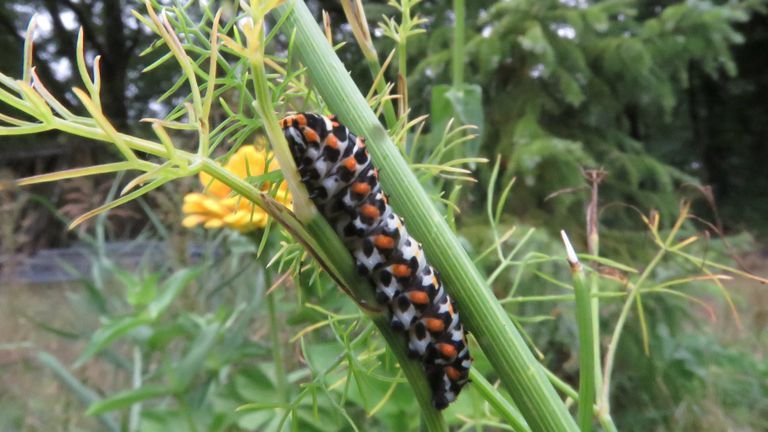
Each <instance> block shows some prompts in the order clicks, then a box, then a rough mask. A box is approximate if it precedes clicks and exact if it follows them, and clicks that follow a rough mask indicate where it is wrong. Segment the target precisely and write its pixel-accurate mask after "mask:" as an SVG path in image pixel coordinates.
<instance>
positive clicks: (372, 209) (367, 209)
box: [360, 204, 381, 219]
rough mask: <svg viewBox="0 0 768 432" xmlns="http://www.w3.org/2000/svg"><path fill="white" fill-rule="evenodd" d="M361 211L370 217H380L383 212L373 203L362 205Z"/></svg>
mask: <svg viewBox="0 0 768 432" xmlns="http://www.w3.org/2000/svg"><path fill="white" fill-rule="evenodd" d="M360 213H361V214H362V215H363V216H365V217H367V218H368V219H378V218H379V217H380V216H381V212H380V211H379V209H377V208H376V206H375V205H372V204H363V205H362V206H360Z"/></svg>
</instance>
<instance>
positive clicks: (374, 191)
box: [280, 113, 472, 409]
mask: <svg viewBox="0 0 768 432" xmlns="http://www.w3.org/2000/svg"><path fill="white" fill-rule="evenodd" d="M280 125H281V127H282V128H283V133H284V134H285V138H286V140H287V141H288V144H289V146H290V149H291V153H292V155H293V158H294V160H295V161H296V165H297V167H298V170H299V174H300V175H301V179H302V182H304V184H305V186H306V187H307V190H308V192H309V196H310V198H311V199H312V201H313V202H314V204H315V205H316V206H317V208H318V210H319V211H320V213H322V215H323V216H324V217H325V218H326V219H327V220H328V222H329V223H330V224H331V226H333V227H334V229H335V231H336V233H337V234H338V235H339V236H340V237H341V239H342V240H343V242H344V244H345V245H346V247H347V249H348V250H349V252H350V253H351V255H352V256H353V258H354V260H355V264H356V266H357V270H358V272H359V273H360V274H361V275H362V276H364V277H365V278H366V279H367V280H368V281H370V282H371V284H372V285H373V286H374V287H375V289H376V292H375V297H376V301H377V302H378V303H380V304H381V305H382V306H386V307H387V308H388V309H389V312H390V317H391V321H390V323H391V326H392V328H393V329H395V330H397V331H399V332H401V333H403V334H404V335H405V336H406V339H407V341H408V353H409V355H410V356H411V357H413V358H417V359H420V360H421V362H422V365H423V366H424V371H425V373H426V377H427V381H428V382H429V385H430V387H431V389H432V404H433V405H434V407H435V408H437V409H444V408H445V407H447V406H448V405H449V404H450V403H451V402H453V401H454V400H455V399H456V397H457V396H458V394H459V392H460V391H461V389H462V387H463V386H464V385H465V384H466V383H467V382H468V380H469V379H468V377H469V368H470V366H471V364H472V357H471V356H470V354H469V349H468V347H467V342H466V337H465V335H464V328H463V325H462V323H461V321H460V320H459V313H458V312H457V310H456V305H455V303H454V301H453V300H452V299H451V298H450V297H449V296H448V294H447V293H446V292H445V289H444V288H443V284H442V282H441V280H440V275H439V273H438V272H437V270H435V269H434V268H433V267H432V266H430V265H429V264H428V263H427V261H426V258H425V256H424V250H423V248H422V246H421V244H420V243H418V242H417V241H416V240H415V239H414V238H413V237H411V236H410V235H409V234H408V231H407V230H406V228H405V225H404V224H403V219H402V218H401V217H400V216H398V215H397V214H395V212H394V211H393V210H392V207H391V206H390V205H389V202H388V198H387V195H386V194H385V193H384V192H383V191H382V190H381V185H380V183H379V178H378V171H377V170H376V168H374V166H373V164H372V162H371V157H370V155H369V154H368V150H367V149H366V147H365V139H364V138H363V137H360V136H355V135H354V134H353V133H352V132H350V131H349V129H347V128H346V127H345V126H343V125H342V124H340V123H339V122H338V121H337V120H336V118H335V116H331V117H325V116H322V115H318V114H312V113H301V114H295V115H290V116H288V117H285V118H284V119H282V120H281V121H280Z"/></svg>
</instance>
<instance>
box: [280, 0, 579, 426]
mask: <svg viewBox="0 0 768 432" xmlns="http://www.w3.org/2000/svg"><path fill="white" fill-rule="evenodd" d="M277 12H278V14H279V15H280V16H281V18H286V21H285V24H284V25H283V27H282V30H283V31H284V32H286V33H287V34H289V35H290V34H294V32H295V42H296V51H297V54H298V56H299V58H300V60H301V61H302V63H303V64H304V65H305V66H306V67H307V73H308V74H309V77H310V78H311V80H312V82H313V83H314V84H315V85H316V87H317V91H318V92H319V93H320V95H321V96H322V97H323V99H324V100H325V102H326V103H327V105H328V107H329V108H330V109H331V110H332V111H333V112H335V113H336V114H337V115H338V116H339V118H340V119H341V120H342V121H343V122H345V123H346V124H347V125H348V126H349V127H351V129H352V130H353V131H355V132H357V133H358V134H360V135H363V136H365V137H366V138H367V142H368V143H369V144H370V145H369V149H370V151H371V153H372V155H373V159H374V161H375V162H376V166H377V168H378V169H379V170H380V173H381V176H380V177H381V181H382V184H383V186H384V189H385V190H387V191H388V193H390V194H391V195H392V197H393V199H392V203H393V205H394V207H395V208H396V209H397V210H398V211H399V212H400V213H401V214H402V215H403V216H404V217H405V219H406V221H407V223H408V227H409V231H411V232H412V233H413V234H414V236H415V237H416V238H418V239H420V240H421V241H423V242H424V245H425V249H426V252H427V254H428V255H429V257H430V259H431V260H432V261H433V262H434V264H435V265H436V267H437V268H438V269H440V271H441V272H442V274H443V275H444V277H445V280H446V282H447V285H448V286H449V287H450V288H451V294H452V295H453V296H454V297H455V298H456V300H457V301H458V303H459V305H460V306H461V308H462V317H463V318H464V320H465V322H466V324H467V328H469V330H471V331H472V332H473V334H474V336H475V338H476V339H477V340H478V342H479V343H480V346H481V347H482V348H483V351H484V352H485V354H486V355H487V356H488V358H489V360H490V361H491V363H492V364H493V365H494V366H495V368H496V372H497V373H498V374H499V377H500V378H501V381H502V383H503V384H504V386H505V387H506V388H507V390H508V391H509V393H510V394H511V395H512V396H513V398H515V402H516V404H517V406H518V408H519V409H520V411H521V412H522V414H523V416H524V417H525V419H526V421H527V422H528V424H529V425H530V426H531V429H533V430H535V431H547V432H556V431H568V430H576V425H575V423H574V421H573V419H572V418H571V416H570V415H569V413H568V410H567V409H566V407H565V405H564V404H563V402H562V401H561V400H560V398H559V397H558V395H557V393H556V392H555V390H554V388H553V387H552V385H551V384H550V383H549V381H548V380H547V379H546V377H545V376H544V374H543V373H542V371H541V368H539V367H538V365H537V362H536V359H535V358H534V357H533V354H531V352H530V350H528V347H527V346H526V345H525V342H524V340H523V338H522V337H521V336H520V334H519V333H518V332H517V330H516V329H515V327H514V324H513V323H512V321H511V320H510V319H509V317H508V316H507V314H506V312H504V310H503V308H502V307H501V305H500V304H499V302H498V301H497V300H496V298H495V296H494V295H493V293H492V292H491V290H490V289H489V287H488V286H487V285H486V283H485V280H484V278H483V277H482V275H481V274H480V273H479V271H478V270H477V268H476V267H475V266H474V264H473V263H472V260H471V259H470V257H469V256H468V255H467V253H466V251H464V249H463V248H462V246H461V243H460V242H459V241H458V239H457V238H456V236H455V235H454V234H453V232H452V231H451V229H450V228H449V227H448V224H447V223H446V221H445V220H444V218H443V215H442V214H440V212H438V211H437V209H436V208H435V207H434V206H433V205H432V203H431V199H430V197H429V195H428V194H427V193H426V191H425V190H424V189H423V188H422V187H421V186H420V185H419V182H418V179H417V178H416V177H415V176H414V174H413V172H411V170H410V169H409V167H408V164H407V163H406V161H405V160H404V159H403V157H402V155H401V154H400V153H399V152H398V150H397V147H395V145H394V144H393V143H392V140H391V139H390V138H389V136H388V135H387V132H386V130H385V129H384V127H382V125H381V124H380V123H379V121H378V119H377V118H376V115H375V114H374V113H373V111H371V109H370V108H369V107H368V104H367V102H366V101H365V98H364V97H363V95H362V94H361V93H360V91H359V90H358V88H357V87H356V86H355V83H354V82H353V81H352V79H351V78H350V76H349V73H348V72H347V70H346V69H345V68H344V65H342V63H341V61H340V60H339V59H338V57H337V56H336V54H335V53H334V51H333V49H332V47H331V46H330V45H329V44H328V42H327V41H326V40H325V38H324V37H323V34H322V31H321V30H320V28H319V27H318V26H317V23H316V22H315V21H314V18H313V17H312V14H311V12H310V11H309V10H308V9H307V7H306V5H305V4H304V3H303V2H300V1H296V0H289V1H286V2H285V3H284V4H283V5H282V6H280V7H279V8H277ZM286 15H287V16H286Z"/></svg>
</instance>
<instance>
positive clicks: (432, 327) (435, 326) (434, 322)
mask: <svg viewBox="0 0 768 432" xmlns="http://www.w3.org/2000/svg"><path fill="white" fill-rule="evenodd" d="M424 325H426V326H427V330H429V331H431V332H432V333H438V332H441V331H443V330H445V323H444V322H443V320H441V319H439V318H426V319H425V320H424Z"/></svg>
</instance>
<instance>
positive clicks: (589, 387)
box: [560, 231, 597, 432]
mask: <svg viewBox="0 0 768 432" xmlns="http://www.w3.org/2000/svg"><path fill="white" fill-rule="evenodd" d="M560 234H561V235H562V237H563V243H565V249H566V251H567V252H568V264H569V265H570V267H571V276H572V278H573V293H574V296H575V297H576V324H577V326H578V329H579V409H578V413H577V421H578V424H579V429H580V430H581V432H590V431H591V430H592V414H593V411H594V403H595V357H596V356H597V353H596V352H595V350H594V347H595V344H594V342H593V340H592V337H593V329H594V326H593V325H592V319H593V315H592V299H591V295H590V292H589V286H588V285H587V284H586V281H585V278H584V269H583V268H582V266H581V263H580V262H579V258H578V257H577V256H576V252H575V251H574V250H573V246H572V245H571V242H570V241H569V240H568V236H567V235H566V234H565V231H561V232H560Z"/></svg>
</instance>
